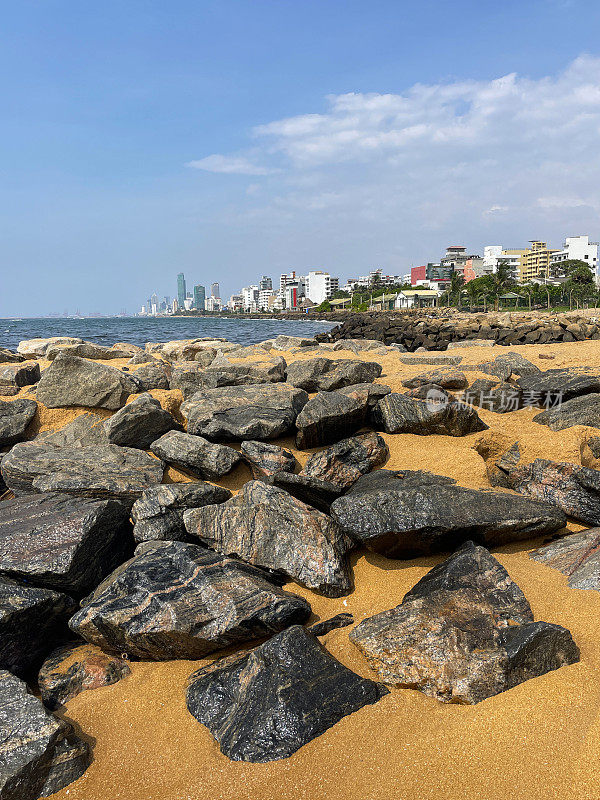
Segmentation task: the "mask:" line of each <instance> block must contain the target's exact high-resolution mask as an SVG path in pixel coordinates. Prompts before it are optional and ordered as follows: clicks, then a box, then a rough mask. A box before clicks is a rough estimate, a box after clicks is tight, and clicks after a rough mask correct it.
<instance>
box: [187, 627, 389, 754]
mask: <svg viewBox="0 0 600 800" xmlns="http://www.w3.org/2000/svg"><path fill="white" fill-rule="evenodd" d="M386 693H387V692H386V690H385V689H384V688H383V687H381V686H379V685H378V684H376V683H374V682H373V681H370V680H367V679H365V678H361V677H360V676H358V675H356V674H355V673H354V672H352V671H351V670H349V669H348V668H347V667H345V666H344V665H343V664H340V662H339V661H337V660H336V659H335V658H333V656H331V655H330V654H329V653H328V652H327V651H326V650H325V649H324V648H323V647H322V646H321V645H320V644H319V642H318V641H317V639H316V638H315V637H314V636H313V635H311V634H310V633H308V632H307V631H306V630H304V629H303V628H301V627H299V626H293V627H291V628H289V629H288V630H287V631H283V633H280V634H278V635H277V636H274V637H272V638H271V639H269V641H267V642H265V643H264V644H262V645H260V646H259V647H257V648H255V649H254V650H251V651H250V652H249V653H244V654H241V655H235V656H231V657H229V658H225V659H221V660H220V661H217V662H215V663H214V664H211V665H210V666H208V667H204V668H203V669H200V670H198V671H197V672H195V673H193V674H192V675H191V676H190V679H189V682H188V689H187V697H186V699H187V707H188V710H189V711H190V713H191V714H192V715H193V716H194V717H195V718H196V719H197V720H198V721H199V722H201V723H202V724H203V725H206V727H207V728H208V729H209V731H210V732H211V733H212V735H213V736H214V737H215V739H216V740H217V742H218V743H219V747H220V748H221V752H222V753H224V754H225V755H226V756H228V757H229V758H230V759H232V760H234V761H250V762H265V761H273V760H275V759H280V758H288V757H289V756H291V755H292V754H293V753H295V752H296V751H297V750H298V749H299V748H300V747H302V746H303V745H305V744H306V743H307V742H310V741H311V740H312V739H314V738H315V737H317V736H320V735H321V734H322V733H324V732H325V731H326V730H327V729H328V728H330V727H331V726H332V725H335V723H336V722H339V720H340V719H342V718H343V717H345V716H347V715H348V714H352V713H354V712H355V711H358V710H359V709H360V708H362V707H363V706H365V705H370V704H372V703H375V702H377V700H379V699H380V698H381V697H382V696H383V695H384V694H386Z"/></svg>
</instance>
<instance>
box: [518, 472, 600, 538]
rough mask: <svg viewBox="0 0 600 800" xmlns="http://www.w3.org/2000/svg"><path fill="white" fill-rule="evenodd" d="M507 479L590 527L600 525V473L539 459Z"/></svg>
mask: <svg viewBox="0 0 600 800" xmlns="http://www.w3.org/2000/svg"><path fill="white" fill-rule="evenodd" d="M507 479H508V484H509V486H510V487H511V488H512V489H514V490H515V491H517V492H519V493H520V494H524V495H527V496H528V497H535V498H536V499H538V500H543V501H544V502H546V503H550V504H551V505H553V506H556V507H557V508H560V509H562V510H563V511H564V512H565V514H568V516H570V517H573V519H578V520H580V521H581V522H585V523H586V524H587V525H600V472H598V471H597V470H595V469H589V468H588V467H580V466H578V465H577V464H572V463H571V462H569V461H563V462H556V461H549V460H547V459H544V458H536V459H535V461H534V462H533V463H532V464H520V465H518V466H515V467H514V468H513V469H511V470H510V471H509V472H508V478H507Z"/></svg>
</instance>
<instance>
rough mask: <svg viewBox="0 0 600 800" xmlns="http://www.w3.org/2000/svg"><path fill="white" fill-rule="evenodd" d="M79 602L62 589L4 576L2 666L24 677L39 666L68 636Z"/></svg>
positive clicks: (0, 580)
mask: <svg viewBox="0 0 600 800" xmlns="http://www.w3.org/2000/svg"><path fill="white" fill-rule="evenodd" d="M76 608H77V604H76V603H75V601H74V600H73V599H72V598H71V597H69V596H68V595H66V594H63V593H62V592H55V591H52V590H50V589H41V588H39V587H37V586H26V585H25V584H21V583H19V582H17V581H15V580H13V579H12V578H7V577H6V576H5V575H2V576H0V669H8V670H10V671H11V672H14V673H15V675H19V676H20V677H22V676H24V675H26V674H27V673H28V672H29V671H30V670H32V669H38V668H39V666H40V664H41V663H42V661H43V659H44V658H45V657H46V655H47V654H48V653H49V652H50V650H52V649H53V648H54V647H56V645H57V644H59V643H60V642H61V641H65V640H66V638H67V636H68V628H67V620H68V619H69V617H70V616H71V614H73V612H74V611H75V609H76Z"/></svg>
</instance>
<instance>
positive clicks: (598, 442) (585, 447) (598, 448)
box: [579, 436, 600, 469]
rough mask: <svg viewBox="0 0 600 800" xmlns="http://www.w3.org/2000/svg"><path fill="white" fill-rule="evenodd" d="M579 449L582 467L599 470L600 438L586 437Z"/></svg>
mask: <svg viewBox="0 0 600 800" xmlns="http://www.w3.org/2000/svg"><path fill="white" fill-rule="evenodd" d="M579 449H580V453H581V463H582V465H583V466H584V467H590V469H600V436H586V438H585V439H583V441H582V442H581V445H580V448H579Z"/></svg>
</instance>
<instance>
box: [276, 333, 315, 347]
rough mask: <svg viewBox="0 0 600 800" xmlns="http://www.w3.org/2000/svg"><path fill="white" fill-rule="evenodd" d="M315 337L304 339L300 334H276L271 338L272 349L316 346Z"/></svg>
mask: <svg viewBox="0 0 600 800" xmlns="http://www.w3.org/2000/svg"><path fill="white" fill-rule="evenodd" d="M317 344H318V342H317V340H316V339H306V338H304V337H302V336H283V335H280V336H276V337H275V339H274V340H273V344H272V348H273V350H292V349H293V348H294V347H316V345H317Z"/></svg>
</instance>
